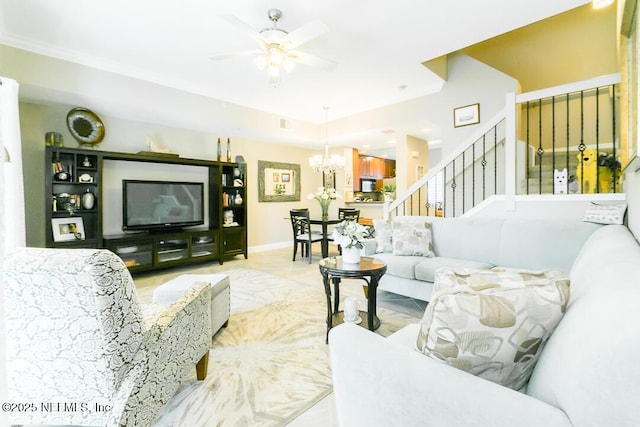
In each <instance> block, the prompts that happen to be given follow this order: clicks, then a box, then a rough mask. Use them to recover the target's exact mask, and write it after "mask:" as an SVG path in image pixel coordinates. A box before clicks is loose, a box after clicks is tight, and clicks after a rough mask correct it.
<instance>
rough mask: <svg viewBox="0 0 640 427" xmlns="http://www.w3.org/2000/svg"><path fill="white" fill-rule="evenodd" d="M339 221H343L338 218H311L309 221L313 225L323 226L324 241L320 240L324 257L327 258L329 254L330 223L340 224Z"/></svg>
mask: <svg viewBox="0 0 640 427" xmlns="http://www.w3.org/2000/svg"><path fill="white" fill-rule="evenodd" d="M339 222H342V220H341V219H338V218H335V219H329V218H325V219H322V218H320V219H318V218H309V223H310V224H311V225H320V226H322V241H321V242H320V244H321V247H322V258H326V257H328V256H329V233H328V227H329V225H335V224H338V223H339Z"/></svg>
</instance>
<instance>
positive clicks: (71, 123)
mask: <svg viewBox="0 0 640 427" xmlns="http://www.w3.org/2000/svg"><path fill="white" fill-rule="evenodd" d="M67 127H68V128H69V132H71V135H72V136H73V137H74V138H75V139H76V140H77V141H78V143H79V144H80V145H97V144H99V143H100V142H101V141H102V139H103V138H104V124H103V123H102V120H100V117H98V115H97V114H95V113H94V112H93V111H90V110H87V109H86V108H81V107H78V108H74V109H73V110H71V111H69V113H68V114H67Z"/></svg>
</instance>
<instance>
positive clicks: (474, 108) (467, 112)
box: [453, 104, 480, 128]
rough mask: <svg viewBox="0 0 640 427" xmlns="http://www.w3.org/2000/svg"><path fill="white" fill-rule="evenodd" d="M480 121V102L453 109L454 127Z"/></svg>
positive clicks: (475, 123)
mask: <svg viewBox="0 0 640 427" xmlns="http://www.w3.org/2000/svg"><path fill="white" fill-rule="evenodd" d="M478 123H480V104H471V105H465V106H464V107H458V108H454V109H453V127H456V128H458V127H461V126H469V125H477V124H478Z"/></svg>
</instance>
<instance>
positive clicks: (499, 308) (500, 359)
mask: <svg viewBox="0 0 640 427" xmlns="http://www.w3.org/2000/svg"><path fill="white" fill-rule="evenodd" d="M568 302H569V278H567V277H566V276H565V275H564V274H562V273H561V272H560V271H558V270H547V271H543V272H529V271H523V270H512V269H501V268H494V269H491V270H453V269H451V268H441V269H439V270H438V271H437V272H436V281H435V285H434V294H433V297H432V299H431V301H430V302H429V305H428V306H427V310H426V311H425V314H424V317H423V319H422V324H421V327H420V333H419V335H418V340H417V346H418V350H419V351H421V352H422V353H424V354H425V355H427V356H429V357H431V358H434V359H437V360H441V361H443V362H445V363H447V364H448V365H451V366H453V367H455V368H458V369H461V370H463V371H466V372H469V373H471V374H474V375H477V376H479V377H482V378H485V379H487V380H490V381H493V382H496V383H498V384H502V385H503V386H506V387H509V388H513V389H516V390H517V389H520V388H521V387H522V386H524V385H525V384H526V383H527V381H528V380H529V377H530V376H531V372H532V371H533V368H534V366H535V364H536V362H537V360H538V357H539V355H540V353H541V350H542V347H543V346H544V343H545V342H546V341H547V340H548V339H549V337H550V336H551V333H552V332H553V330H554V329H555V327H556V326H557V324H558V323H559V322H560V319H561V318H562V316H563V315H564V312H565V309H566V307H567V303H568Z"/></svg>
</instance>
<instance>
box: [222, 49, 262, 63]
mask: <svg viewBox="0 0 640 427" xmlns="http://www.w3.org/2000/svg"><path fill="white" fill-rule="evenodd" d="M256 55H264V52H263V51H261V50H241V51H238V52H231V53H221V54H219V55H213V56H210V57H209V59H211V60H213V61H219V60H223V59H232V58H237V57H239V56H256Z"/></svg>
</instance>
